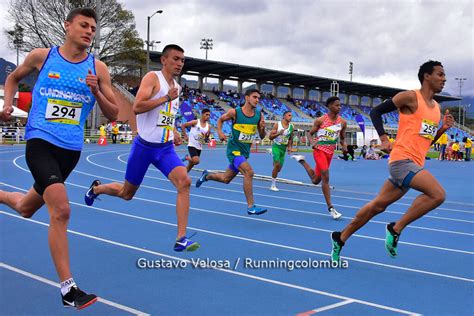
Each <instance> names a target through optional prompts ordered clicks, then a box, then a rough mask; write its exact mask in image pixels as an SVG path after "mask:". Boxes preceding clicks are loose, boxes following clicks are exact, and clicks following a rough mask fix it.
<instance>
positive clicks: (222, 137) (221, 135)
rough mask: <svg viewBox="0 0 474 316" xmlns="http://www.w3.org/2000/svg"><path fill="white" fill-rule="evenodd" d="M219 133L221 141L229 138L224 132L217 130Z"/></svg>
mask: <svg viewBox="0 0 474 316" xmlns="http://www.w3.org/2000/svg"><path fill="white" fill-rule="evenodd" d="M217 134H218V135H219V139H220V140H221V141H223V142H224V141H226V140H227V137H226V136H225V135H224V133H222V132H217Z"/></svg>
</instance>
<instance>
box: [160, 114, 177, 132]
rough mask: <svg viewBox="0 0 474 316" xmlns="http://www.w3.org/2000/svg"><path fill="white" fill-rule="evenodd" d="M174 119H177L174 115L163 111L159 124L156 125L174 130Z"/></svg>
mask: <svg viewBox="0 0 474 316" xmlns="http://www.w3.org/2000/svg"><path fill="white" fill-rule="evenodd" d="M174 119H175V116H174V114H172V113H170V112H165V111H163V110H161V111H160V113H159V115H158V123H157V124H156V126H159V127H162V128H166V129H173V127H174Z"/></svg>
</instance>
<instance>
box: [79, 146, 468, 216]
mask: <svg viewBox="0 0 474 316" xmlns="http://www.w3.org/2000/svg"><path fill="white" fill-rule="evenodd" d="M99 154H103V153H96V154H91V155H89V156H87V157H86V160H87V161H88V162H89V163H91V164H93V165H95V166H97V167H101V168H104V169H108V170H111V171H115V172H120V173H125V171H123V170H120V169H115V168H111V167H107V166H104V165H101V164H98V163H95V162H93V161H92V160H90V157H92V156H95V155H99ZM151 170H153V169H151ZM74 171H76V170H74ZM145 178H148V179H155V180H159V181H163V182H169V180H168V179H165V178H161V177H153V176H145ZM231 183H232V182H231ZM206 187H207V188H209V189H211V188H212V189H213V190H217V191H224V192H233V193H239V194H242V190H232V189H226V188H221V187H215V186H209V184H208V185H206ZM253 194H254V196H263V197H267V198H272V199H280V200H289V201H295V202H305V203H309V204H318V205H324V206H325V205H326V203H325V202H317V201H313V200H305V199H301V198H290V197H285V196H276V195H269V194H262V193H255V192H254V193H253ZM205 198H209V199H212V197H208V196H206V197H205ZM394 204H397V203H394ZM333 205H334V206H336V207H343V208H352V209H356V210H358V209H360V207H359V206H352V205H345V204H333ZM261 206H265V205H261ZM265 207H268V206H265ZM437 209H440V208H437ZM384 213H392V214H399V215H403V214H405V212H397V211H385V212H384ZM423 217H425V218H433V219H438V220H446V221H455V222H464V223H470V224H472V223H474V221H471V220H464V219H456V218H449V217H441V216H433V215H425V216H423Z"/></svg>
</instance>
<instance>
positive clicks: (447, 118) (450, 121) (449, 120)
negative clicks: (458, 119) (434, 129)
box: [443, 109, 454, 129]
mask: <svg viewBox="0 0 474 316" xmlns="http://www.w3.org/2000/svg"><path fill="white" fill-rule="evenodd" d="M453 126H454V117H453V115H452V114H450V113H449V110H448V109H446V112H445V113H444V116H443V128H445V129H448V128H450V127H453Z"/></svg>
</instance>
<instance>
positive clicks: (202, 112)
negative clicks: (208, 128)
mask: <svg viewBox="0 0 474 316" xmlns="http://www.w3.org/2000/svg"><path fill="white" fill-rule="evenodd" d="M207 112H209V113H211V110H209V109H207V108H206V109H202V111H201V114H204V113H207Z"/></svg>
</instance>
